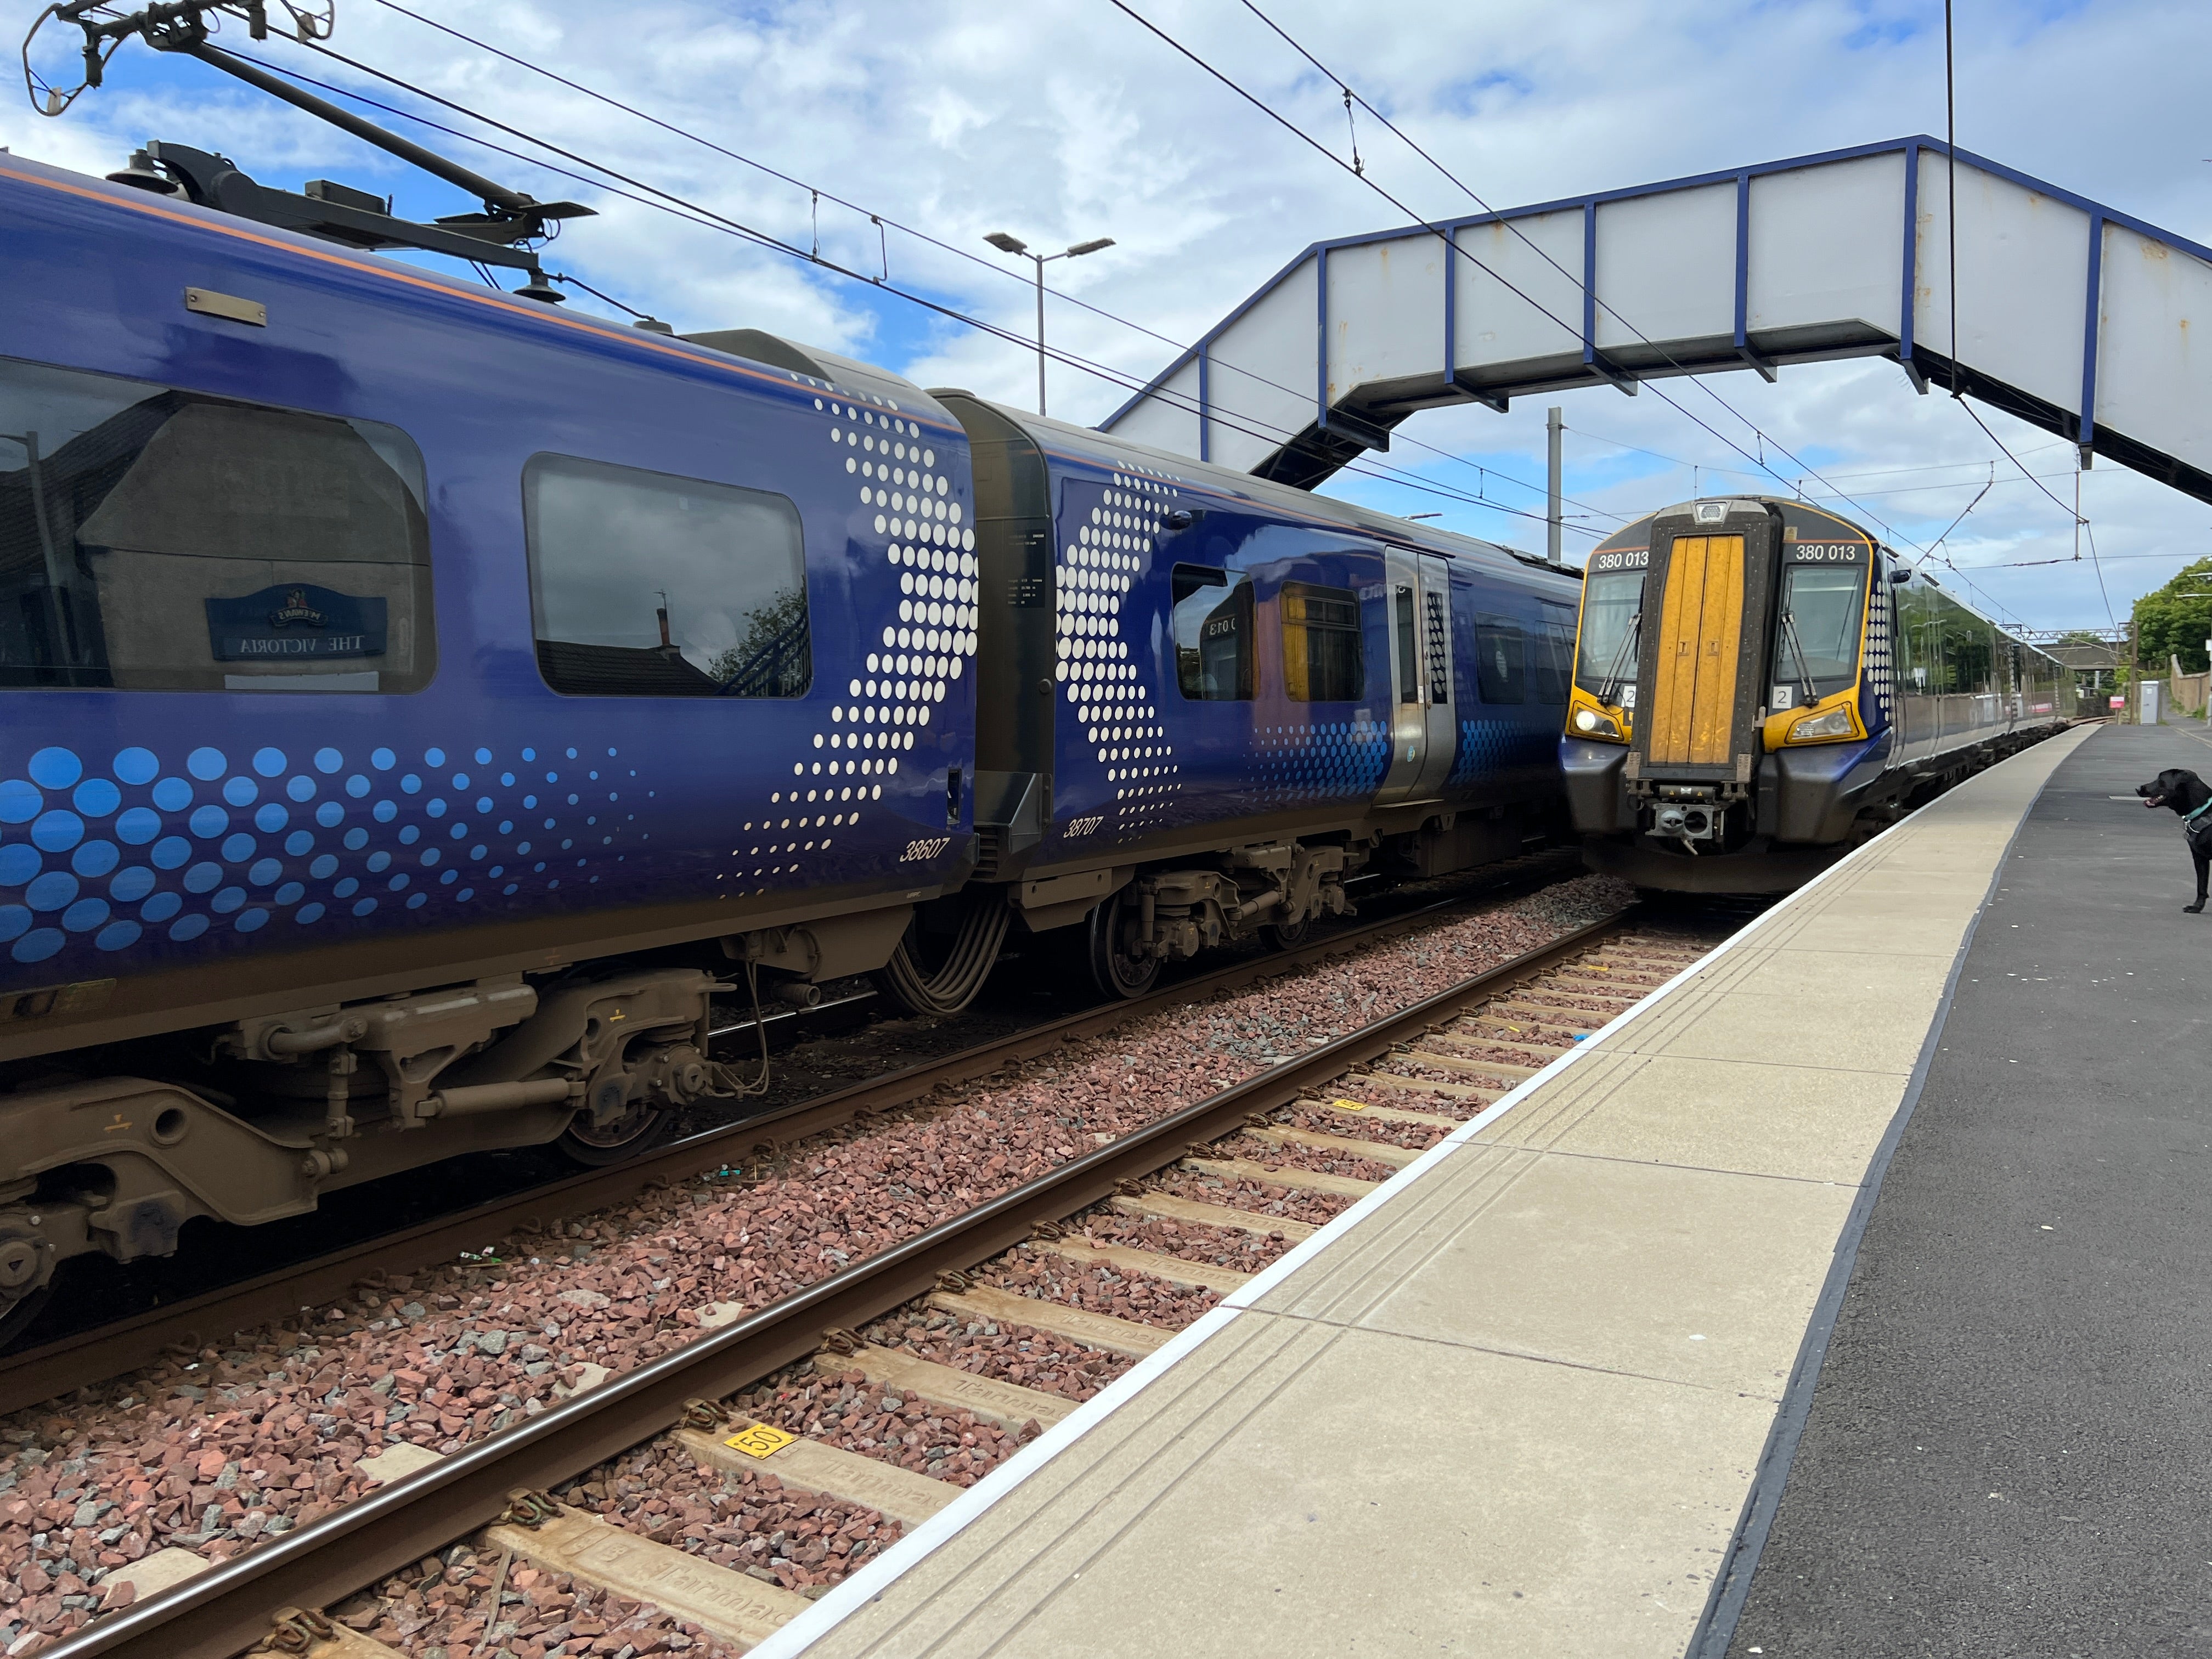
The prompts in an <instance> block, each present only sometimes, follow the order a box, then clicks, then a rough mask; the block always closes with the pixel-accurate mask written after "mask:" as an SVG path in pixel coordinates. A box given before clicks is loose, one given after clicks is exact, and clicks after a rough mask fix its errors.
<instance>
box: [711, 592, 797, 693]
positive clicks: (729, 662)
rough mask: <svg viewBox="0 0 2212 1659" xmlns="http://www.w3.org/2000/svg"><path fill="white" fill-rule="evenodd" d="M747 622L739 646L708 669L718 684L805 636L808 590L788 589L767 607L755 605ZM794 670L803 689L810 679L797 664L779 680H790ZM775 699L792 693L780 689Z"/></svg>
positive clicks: (745, 614) (747, 617) (730, 650)
mask: <svg viewBox="0 0 2212 1659" xmlns="http://www.w3.org/2000/svg"><path fill="white" fill-rule="evenodd" d="M744 624H745V631H744V633H743V634H741V635H738V642H737V643H736V644H735V645H733V646H732V647H729V649H728V650H726V651H722V652H718V653H716V654H715V657H714V660H713V661H712V662H710V663H708V665H707V671H708V673H709V674H712V675H713V676H714V678H716V679H718V680H724V681H726V680H728V679H729V678H731V677H732V676H733V675H735V674H736V673H737V672H738V670H740V669H742V668H744V666H745V665H747V664H748V663H750V662H751V661H752V659H754V658H755V657H757V656H758V655H759V654H760V653H762V652H763V651H764V650H766V649H767V648H768V647H769V646H770V645H772V644H774V643H775V642H776V641H780V640H784V639H787V638H788V637H789V636H791V635H793V633H794V632H796V633H797V634H799V635H801V636H802V637H803V636H804V634H805V628H806V590H805V588H804V587H787V588H785V589H784V590H783V591H782V592H780V593H778V594H777V595H776V596H775V598H774V599H770V600H769V602H768V603H767V604H765V605H755V606H754V607H753V608H752V609H751V610H750V611H746V612H745V613H744ZM793 670H795V671H796V674H797V678H798V679H799V684H800V685H801V686H802V687H803V685H804V684H805V680H806V679H807V678H809V676H808V673H807V671H806V670H805V668H804V667H803V666H799V665H797V664H796V663H794V664H793V665H792V669H787V671H786V673H785V674H783V675H780V676H779V677H778V678H789V677H790V673H791V671H793ZM775 695H779V696H787V695H789V693H788V691H786V690H781V689H779V690H778V691H777V692H776V694H775Z"/></svg>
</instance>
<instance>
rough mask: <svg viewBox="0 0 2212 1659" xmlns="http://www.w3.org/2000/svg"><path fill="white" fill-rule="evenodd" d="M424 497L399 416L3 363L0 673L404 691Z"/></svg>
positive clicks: (136, 683) (426, 620)
mask: <svg viewBox="0 0 2212 1659" xmlns="http://www.w3.org/2000/svg"><path fill="white" fill-rule="evenodd" d="M422 501H423V484H422V455H421V454H420V453H419V452H417V450H416V447H415V446H414V444H413V442H412V441H410V440H409V438H408V437H407V436H406V435H405V434H404V433H403V432H401V431H400V430H399V429H398V428H396V427H390V426H385V425H382V424H380V423H379V422H374V421H348V420H340V419H337V418H335V417H333V416H325V415H308V414H302V413H301V412H299V411H297V410H287V409H271V408H268V407H266V406H264V405H263V404H247V403H239V402H235V401H234V400H231V399H228V398H210V397H204V396H202V395H200V394H199V393H197V392H183V391H179V390H177V389H176V388H174V387H171V386H152V385H149V384H147V383H146V382H144V381H143V380H117V379H114V378H112V377H110V376H108V375H104V374H77V373H76V372H74V371H71V370H68V369H59V368H43V367H40V366H38V365H35V364H30V363H10V362H0V685H9V686H42V685H52V686H112V687H115V688H118V689H122V690H151V691H222V690H232V691H412V690H416V688H417V687H419V686H422V685H423V684H428V680H429V678H430V674H431V671H432V669H433V667H434V666H435V648H434V645H433V640H432V634H431V627H430V568H429V562H430V550H429V532H428V521H427V520H426V519H425V518H424V515H423V511H422Z"/></svg>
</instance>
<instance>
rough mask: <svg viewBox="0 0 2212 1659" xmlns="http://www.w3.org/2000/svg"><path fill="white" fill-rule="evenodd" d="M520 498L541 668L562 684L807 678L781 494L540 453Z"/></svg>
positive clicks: (802, 613) (798, 561)
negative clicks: (528, 554) (528, 548)
mask: <svg viewBox="0 0 2212 1659" xmlns="http://www.w3.org/2000/svg"><path fill="white" fill-rule="evenodd" d="M522 499H523V519H524V524H525V528H526V534H527V538H528V541H529V547H530V603H531V614H532V621H533V623H535V625H536V630H537V635H538V672H540V673H541V674H543V675H544V677H545V683H546V684H548V685H550V686H551V687H552V688H553V689H554V690H556V691H560V692H565V693H566V694H568V696H611V697H714V696H726V697H795V696H799V695H800V694H801V693H803V692H804V691H805V690H806V688H807V687H808V685H809V684H811V683H812V681H813V678H814V653H813V647H812V644H811V640H810V637H809V635H808V631H807V621H806V558H805V547H804V544H803V543H802V541H801V539H800V534H799V510H798V508H796V507H793V505H792V504H791V503H790V502H789V501H787V500H786V499H785V498H784V497H782V496H781V495H768V494H766V493H764V492H763V491H761V490H757V489H739V488H738V487H736V486H735V485H732V484H717V483H701V482H700V481H699V480H697V479H696V478H678V477H671V476H670V475H668V474H667V473H665V472H644V471H639V470H638V469H636V468H635V467H627V466H608V465H604V464H603V463H601V462H599V461H580V460H574V459H570V458H569V457H568V456H565V455H539V456H536V457H534V458H533V459H532V461H531V463H530V465H529V466H528V467H526V469H524V471H523V482H522Z"/></svg>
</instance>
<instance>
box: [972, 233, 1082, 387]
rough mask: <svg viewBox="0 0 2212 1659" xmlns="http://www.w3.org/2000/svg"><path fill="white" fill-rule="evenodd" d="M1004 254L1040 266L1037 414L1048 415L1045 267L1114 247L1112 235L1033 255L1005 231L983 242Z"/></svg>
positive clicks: (992, 235) (1037, 303) (1038, 274)
mask: <svg viewBox="0 0 2212 1659" xmlns="http://www.w3.org/2000/svg"><path fill="white" fill-rule="evenodd" d="M983 240H985V241H987V242H988V243H989V244H990V245H991V246H993V247H994V248H996V249H998V250H999V252H1001V253H1012V254H1015V255H1017V256H1018V257H1020V258H1027V259H1031V260H1034V261H1036V307H1037V330H1036V351H1037V413H1038V414H1040V415H1042V414H1043V413H1044V268H1045V266H1047V265H1048V264H1051V263H1052V261H1054V259H1076V258H1081V257H1082V256H1083V255H1085V254H1086V253H1096V252H1098V251H1099V250H1100V249H1101V248H1109V247H1111V246H1114V239H1113V238H1112V237H1111V236H1101V237H1099V238H1098V239H1097V240H1096V241H1091V242H1078V243H1077V244H1076V245H1075V246H1073V247H1071V248H1063V249H1062V250H1061V251H1060V252H1058V253H1031V252H1030V247H1029V244H1028V243H1027V242H1024V240H1022V239H1021V238H1020V237H1018V236H1009V235H1007V234H1006V232H1005V231H1003V230H994V231H993V232H992V233H991V234H989V235H988V236H986V237H985V238H984V239H983Z"/></svg>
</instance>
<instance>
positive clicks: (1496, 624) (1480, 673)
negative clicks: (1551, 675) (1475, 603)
mask: <svg viewBox="0 0 2212 1659" xmlns="http://www.w3.org/2000/svg"><path fill="white" fill-rule="evenodd" d="M1522 647H1523V640H1522V630H1521V624H1520V623H1517V622H1516V621H1514V620H1513V618H1512V617H1487V616H1478V617H1475V619H1474V683H1475V684H1476V686H1477V687H1478V688H1480V690H1481V692H1482V700H1483V702H1527V701H1528V670H1527V667H1526V665H1524V664H1523V662H1522Z"/></svg>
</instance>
